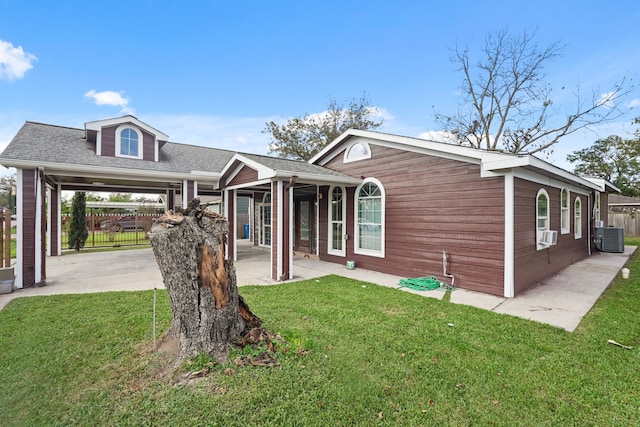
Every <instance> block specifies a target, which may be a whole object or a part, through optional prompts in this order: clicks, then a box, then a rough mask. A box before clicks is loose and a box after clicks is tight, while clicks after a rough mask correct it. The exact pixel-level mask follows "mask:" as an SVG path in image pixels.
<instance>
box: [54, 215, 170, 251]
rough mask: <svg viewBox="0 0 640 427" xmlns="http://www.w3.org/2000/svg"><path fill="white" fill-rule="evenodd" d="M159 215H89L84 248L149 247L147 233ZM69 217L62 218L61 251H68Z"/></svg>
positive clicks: (86, 218)
mask: <svg viewBox="0 0 640 427" xmlns="http://www.w3.org/2000/svg"><path fill="white" fill-rule="evenodd" d="M160 216H161V214H142V213H137V214H127V215H118V214H93V213H91V214H89V215H87V216H86V217H85V220H86V225H87V230H88V231H89V238H88V239H87V242H86V243H85V248H89V247H117V246H125V245H149V238H148V237H147V233H148V232H149V231H150V230H151V225H152V224H153V220H154V219H155V218H158V217H160ZM70 222H71V217H70V216H69V215H64V216H62V249H63V250H64V249H68V248H69V244H68V240H67V236H68V234H69V224H70Z"/></svg>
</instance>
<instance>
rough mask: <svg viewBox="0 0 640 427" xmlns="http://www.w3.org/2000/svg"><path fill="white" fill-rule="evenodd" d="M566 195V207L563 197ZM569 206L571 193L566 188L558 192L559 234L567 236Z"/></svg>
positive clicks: (569, 215)
mask: <svg viewBox="0 0 640 427" xmlns="http://www.w3.org/2000/svg"><path fill="white" fill-rule="evenodd" d="M565 194H566V195H567V199H566V202H567V204H566V206H565V204H564V200H563V196H564V195H565ZM570 205H571V193H570V192H569V190H567V189H566V188H563V189H561V190H560V234H569V232H570V231H571V211H570V210H569V206H570Z"/></svg>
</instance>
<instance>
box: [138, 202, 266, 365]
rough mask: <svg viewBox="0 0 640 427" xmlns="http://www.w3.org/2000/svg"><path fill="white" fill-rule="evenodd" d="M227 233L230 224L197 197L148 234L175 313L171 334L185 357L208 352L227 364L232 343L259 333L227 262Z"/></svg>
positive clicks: (164, 219)
mask: <svg viewBox="0 0 640 427" xmlns="http://www.w3.org/2000/svg"><path fill="white" fill-rule="evenodd" d="M228 233H229V223H228V221H227V220H226V219H225V218H224V217H222V216H220V215H218V214H216V213H213V212H211V211H208V210H206V209H205V207H203V206H200V205H199V200H198V199H195V200H193V201H192V202H191V203H190V204H189V207H188V208H187V209H186V210H185V211H182V212H177V213H174V212H172V211H168V212H166V213H165V215H164V216H162V217H161V218H159V219H157V220H155V221H154V225H153V226H152V228H151V231H150V232H149V240H150V241H151V245H152V247H153V252H154V255H155V258H156V261H157V263H158V266H159V267H160V271H161V273H162V278H163V282H164V285H165V287H166V289H167V292H168V294H169V300H170V304H171V310H172V313H173V318H172V321H171V327H170V328H169V330H168V332H167V334H169V335H170V336H172V337H174V338H179V339H180V358H181V359H183V358H186V357H192V356H196V355H198V354H201V353H206V354H208V355H210V356H212V357H215V358H216V359H217V360H218V361H219V362H226V361H227V360H228V357H229V346H230V344H232V343H234V342H239V341H241V339H242V337H243V335H245V334H247V333H248V332H249V330H250V329H252V328H257V329H261V323H262V322H261V321H260V319H259V318H258V317H256V316H255V315H254V314H253V313H252V312H251V310H250V309H249V307H248V306H247V305H246V303H245V302H244V300H243V299H242V297H241V296H240V295H239V294H238V288H237V284H236V274H235V268H234V266H233V263H232V262H231V261H228V260H225V244H226V239H227V235H228Z"/></svg>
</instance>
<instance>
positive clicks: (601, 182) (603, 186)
mask: <svg viewBox="0 0 640 427" xmlns="http://www.w3.org/2000/svg"><path fill="white" fill-rule="evenodd" d="M584 179H585V180H587V181H589V182H591V183H592V184H594V185H597V186H598V188H597V190H598V191H600V192H601V193H604V192H605V191H607V188H609V189H610V190H613V191H615V192H617V193H620V192H621V190H620V189H619V188H618V187H616V186H615V185H613V184H612V183H610V182H609V181H607V180H606V179H602V178H591V177H589V178H584Z"/></svg>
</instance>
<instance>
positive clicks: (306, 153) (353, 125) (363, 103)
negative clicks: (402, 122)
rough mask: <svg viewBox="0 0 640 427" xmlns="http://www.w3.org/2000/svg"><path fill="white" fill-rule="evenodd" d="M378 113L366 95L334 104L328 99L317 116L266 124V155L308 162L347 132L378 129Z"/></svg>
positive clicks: (306, 115) (334, 102) (311, 115)
mask: <svg viewBox="0 0 640 427" xmlns="http://www.w3.org/2000/svg"><path fill="white" fill-rule="evenodd" d="M378 114H379V110H378V109H377V108H376V107H374V106H373V105H371V102H370V100H369V98H368V97H367V95H366V94H363V95H362V97H360V99H354V98H352V99H349V100H347V101H346V106H345V102H343V103H340V104H338V102H336V100H334V99H330V102H329V106H328V107H327V110H326V111H324V112H322V113H319V114H308V113H307V114H305V115H304V116H302V117H294V118H292V119H289V120H288V121H287V122H286V123H285V124H282V125H279V124H277V123H276V122H274V121H270V122H268V123H267V124H266V127H265V129H264V130H263V131H262V133H265V134H269V135H271V143H270V144H269V152H270V153H275V154H277V155H278V156H279V157H283V158H286V159H294V160H309V159H311V158H312V157H313V156H315V155H316V154H317V153H318V152H320V150H322V149H323V148H324V147H326V146H327V145H328V144H329V143H330V142H331V141H333V140H334V139H336V138H337V137H338V136H340V135H341V134H342V133H343V132H344V131H346V130H347V129H359V130H373V129H377V128H378V127H380V126H382V123H383V119H380V120H379V121H377V120H376V119H375V116H376V115H378Z"/></svg>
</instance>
